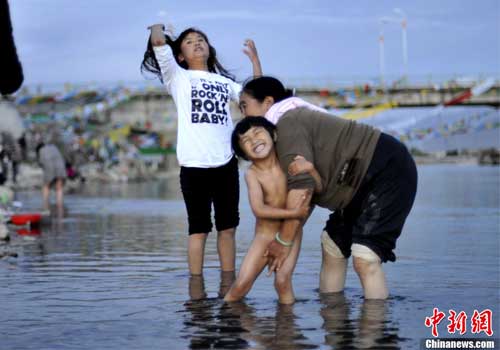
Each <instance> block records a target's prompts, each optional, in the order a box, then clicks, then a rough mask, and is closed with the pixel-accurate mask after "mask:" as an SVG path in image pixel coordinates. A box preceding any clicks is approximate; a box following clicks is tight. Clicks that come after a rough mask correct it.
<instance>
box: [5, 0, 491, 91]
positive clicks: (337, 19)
mask: <svg viewBox="0 0 500 350" xmlns="http://www.w3.org/2000/svg"><path fill="white" fill-rule="evenodd" d="M9 4H10V11H11V18H12V22H13V27H14V35H15V40H16V45H17V49H18V54H19V56H20V59H21V61H22V64H23V68H24V72H25V84H28V85H29V84H39V83H42V84H58V83H64V82H71V83H82V82H93V81H95V82H113V81H125V82H135V81H144V78H143V77H142V76H141V74H140V72H139V65H140V62H141V60H142V57H143V54H144V49H145V47H146V40H147V38H148V32H147V31H146V26H147V25H148V24H151V23H155V22H171V23H173V25H174V27H175V29H176V31H177V32H180V31H182V30H183V29H185V28H186V27H189V26H196V27H198V28H200V29H201V30H203V31H204V32H205V33H206V34H207V35H208V37H209V39H210V40H211V42H212V44H213V46H214V47H215V48H216V49H217V53H218V57H219V59H220V61H221V62H222V63H223V65H224V66H225V67H226V68H228V69H229V70H231V71H232V72H233V73H235V75H236V77H237V79H238V80H244V79H245V78H247V77H248V76H250V74H251V67H250V64H249V62H248V60H247V58H246V56H245V55H244V54H243V53H242V47H243V46H242V43H243V40H244V39H245V38H247V37H251V38H253V39H254V40H255V41H256V43H257V47H258V50H259V54H260V57H261V61H262V64H263V69H264V73H266V74H270V75H274V76H277V77H279V78H281V79H283V80H284V81H287V82H289V83H290V82H297V83H298V84H300V82H301V81H302V82H307V83H310V82H311V81H317V82H321V81H323V80H325V81H329V80H335V81H348V80H352V79H355V80H359V79H365V80H367V81H369V80H372V81H373V80H376V79H378V77H379V45H378V33H379V24H378V23H379V22H378V20H379V18H381V17H384V16H385V17H393V18H396V17H397V14H396V13H395V12H394V11H393V9H394V8H401V9H402V10H404V12H405V13H406V15H407V18H408V73H409V76H410V80H411V79H412V78H413V79H415V80H417V79H418V80H421V79H424V78H427V77H429V76H433V77H435V78H436V79H439V78H440V77H442V78H445V77H449V76H452V75H459V76H476V75H478V74H483V75H495V76H496V77H497V78H498V77H499V76H500V24H499V23H500V1H498V0H477V1H463V0H440V1H434V0H419V1H396V0H381V1H370V0H352V1H349V0H341V1H333V0H330V1H328V0H310V1H306V0H289V1H285V0H277V1H266V0H253V1H251V2H247V1H245V2H243V1H230V0H213V1H210V2H206V1H195V0H183V1H169V0H162V1H158V0H150V1H144V2H143V1H137V0H135V1H134V0H101V1H97V0H72V1H70V0H10V1H9ZM384 33H385V44H386V45H385V57H386V59H385V71H386V76H388V77H391V76H392V77H397V76H399V75H401V74H402V72H403V58H402V44H401V26H400V24H399V23H390V24H386V25H384Z"/></svg>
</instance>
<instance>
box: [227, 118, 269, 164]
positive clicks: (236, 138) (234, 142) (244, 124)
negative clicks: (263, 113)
mask: <svg viewBox="0 0 500 350" xmlns="http://www.w3.org/2000/svg"><path fill="white" fill-rule="evenodd" d="M252 127H263V128H264V129H266V130H267V132H268V133H269V135H271V138H273V136H274V134H275V133H276V126H275V125H274V124H273V123H271V122H270V121H269V120H267V119H266V118H264V117H246V118H243V119H242V120H240V121H239V122H238V124H236V126H235V127H234V130H233V133H232V135H231V146H232V147H233V150H234V153H235V154H236V156H237V157H238V158H243V159H245V160H248V157H247V156H246V154H245V152H243V150H242V149H241V147H240V136H241V135H243V134H244V133H246V132H247V131H248V130H250V128H252Z"/></svg>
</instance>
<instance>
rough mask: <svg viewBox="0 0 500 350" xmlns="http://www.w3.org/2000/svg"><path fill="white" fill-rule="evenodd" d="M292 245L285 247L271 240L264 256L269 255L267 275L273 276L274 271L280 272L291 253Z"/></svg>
mask: <svg viewBox="0 0 500 350" xmlns="http://www.w3.org/2000/svg"><path fill="white" fill-rule="evenodd" d="M290 251H291V247H285V246H284V245H282V244H279V243H278V242H276V241H275V240H273V241H271V243H269V245H268V246H267V250H266V252H265V253H264V256H265V257H267V266H268V271H267V275H268V276H271V275H272V274H273V272H278V271H279V269H280V268H281V266H282V265H283V263H284V262H285V260H286V258H287V257H288V255H289V254H290Z"/></svg>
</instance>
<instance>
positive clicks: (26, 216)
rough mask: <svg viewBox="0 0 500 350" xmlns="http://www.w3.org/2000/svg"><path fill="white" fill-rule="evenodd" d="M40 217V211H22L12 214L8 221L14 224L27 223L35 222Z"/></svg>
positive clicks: (38, 220) (37, 221)
mask: <svg viewBox="0 0 500 350" xmlns="http://www.w3.org/2000/svg"><path fill="white" fill-rule="evenodd" d="M41 219H42V214H40V213H22V214H13V215H12V216H11V218H10V221H11V222H12V223H13V224H14V225H27V224H37V223H39V222H40V220H41Z"/></svg>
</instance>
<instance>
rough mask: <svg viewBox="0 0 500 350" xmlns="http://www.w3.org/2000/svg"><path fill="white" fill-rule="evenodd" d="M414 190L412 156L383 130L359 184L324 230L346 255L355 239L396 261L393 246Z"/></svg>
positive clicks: (415, 178) (383, 259)
mask: <svg viewBox="0 0 500 350" xmlns="http://www.w3.org/2000/svg"><path fill="white" fill-rule="evenodd" d="M416 191H417V169H416V166H415V162H414V161H413V158H412V156H411V155H410V153H409V152H408V150H407V149H406V147H405V146H404V145H403V144H402V143H401V142H399V141H398V140H396V139H395V138H394V137H392V136H390V135H387V134H384V133H382V134H381V135H380V138H379V141H378V143H377V146H376V148H375V152H374V154H373V158H372V161H371V163H370V166H369V167H368V170H367V173H366V175H365V178H364V179H363V181H362V183H361V186H360V188H359V189H358V191H357V192H356V194H355V196H354V197H353V199H352V200H351V202H350V203H349V204H348V205H347V206H346V207H345V208H344V209H342V210H336V211H335V212H334V213H332V214H331V215H330V217H329V219H328V221H327V223H326V227H325V231H326V232H327V233H328V236H329V237H330V238H331V239H332V240H333V241H334V242H335V244H336V245H337V246H338V247H339V249H340V251H341V252H342V254H343V255H344V257H346V258H348V257H349V256H350V255H351V246H352V244H355V243H357V244H360V245H363V246H366V247H368V248H370V249H371V250H372V251H373V252H375V253H376V254H377V255H378V256H379V257H380V260H381V262H386V261H395V260H396V256H395V254H394V252H393V249H394V248H395V247H396V240H397V239H398V237H399V235H400V234H401V231H402V230H403V225H404V223H405V220H406V217H407V216H408V214H409V213H410V209H411V207H412V205H413V201H414V200H415V194H416Z"/></svg>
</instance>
